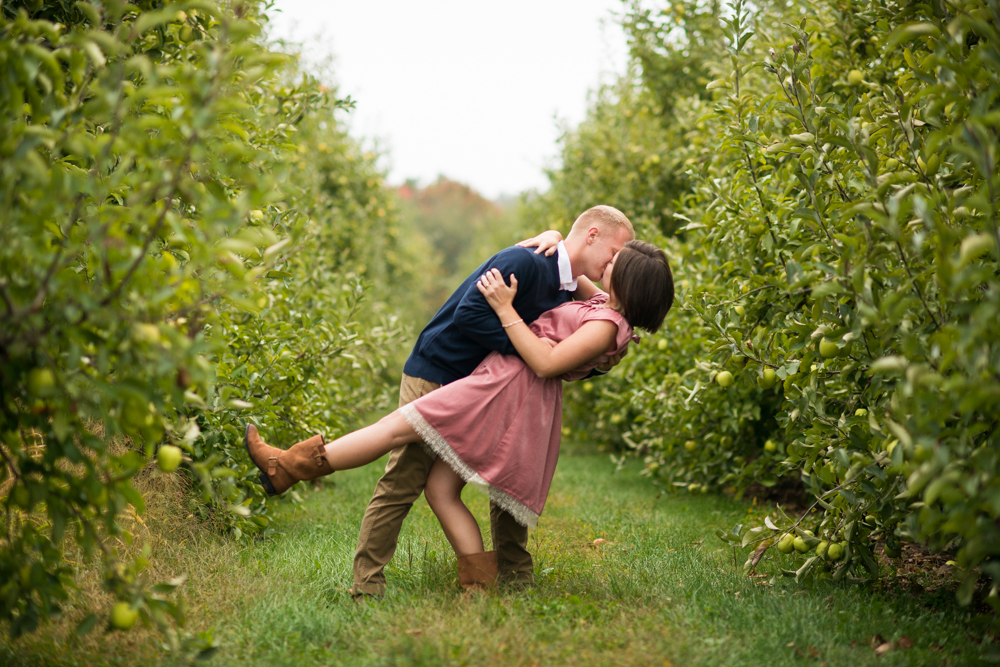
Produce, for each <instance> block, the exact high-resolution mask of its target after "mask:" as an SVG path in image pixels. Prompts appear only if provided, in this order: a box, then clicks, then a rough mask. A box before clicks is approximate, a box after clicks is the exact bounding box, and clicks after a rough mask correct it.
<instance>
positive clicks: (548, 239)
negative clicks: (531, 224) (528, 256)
mask: <svg viewBox="0 0 1000 667" xmlns="http://www.w3.org/2000/svg"><path fill="white" fill-rule="evenodd" d="M562 240H563V235H562V234H560V233H559V232H557V231H556V230H554V229H550V230H548V231H547V232H542V233H541V234H539V235H538V236H534V237H532V238H530V239H525V240H524V241H521V242H520V243H518V244H517V246H518V247H519V248H535V246H538V247H537V248H535V254H536V255H540V254H542V253H543V252H544V253H545V256H546V257H551V256H552V253H554V252H555V251H556V246H557V245H559V242H560V241H562Z"/></svg>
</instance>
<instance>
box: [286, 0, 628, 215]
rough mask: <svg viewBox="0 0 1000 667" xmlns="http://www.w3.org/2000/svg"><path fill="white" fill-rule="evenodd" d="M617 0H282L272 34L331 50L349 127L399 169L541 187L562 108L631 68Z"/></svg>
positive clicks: (573, 118) (484, 185) (575, 114)
mask: <svg viewBox="0 0 1000 667" xmlns="http://www.w3.org/2000/svg"><path fill="white" fill-rule="evenodd" d="M621 8H622V3H621V1H620V0H533V1H530V2H528V1H523V0H508V1H507V2H503V3H498V2H491V3H486V2H476V1H474V0H471V1H470V0H465V1H458V0H424V1H423V2H413V1H409V2H403V1H402V0H368V1H358V0H353V1H352V2H347V1H345V0H325V1H320V0H277V1H276V3H275V10H277V11H273V10H272V13H271V16H272V35H274V36H276V37H283V38H290V39H294V40H296V41H300V42H305V43H306V45H307V52H306V54H307V57H308V58H309V59H310V60H313V61H319V60H322V59H323V58H324V57H325V56H333V58H334V62H333V73H334V76H335V82H336V83H337V84H338V85H339V88H340V93H341V95H350V96H351V97H353V98H354V99H355V101H356V102H357V108H356V109H354V110H353V111H351V112H350V113H349V114H348V117H349V119H350V120H349V122H350V124H351V127H352V130H353V134H354V135H355V136H358V137H365V138H367V140H368V141H369V142H373V141H377V145H378V146H379V147H380V148H381V149H382V150H384V151H385V152H386V153H387V157H386V160H387V162H386V167H387V168H389V177H390V180H391V181H392V182H393V183H401V182H402V181H404V180H405V179H407V178H416V179H418V180H419V181H420V183H421V184H427V183H429V182H431V181H433V180H434V179H435V178H437V176H438V174H444V175H446V176H448V177H450V178H453V179H455V180H459V181H462V182H465V183H468V184H469V185H471V186H473V187H474V188H476V189H477V190H479V191H480V192H481V193H483V194H484V195H486V196H487V197H491V198H496V197H498V196H499V195H501V194H508V195H510V194H516V193H518V192H521V191H523V190H525V189H528V188H536V189H539V190H544V189H546V188H547V186H548V181H547V179H546V178H545V175H544V173H543V171H542V170H543V167H545V166H547V165H551V164H553V158H554V157H555V156H556V154H557V144H556V140H557V138H558V136H559V133H560V131H559V123H558V122H557V120H558V121H563V122H568V123H570V124H571V125H575V124H576V123H578V122H579V121H580V120H582V119H583V117H584V113H585V111H586V104H587V95H588V91H591V90H593V89H595V88H596V87H597V86H598V84H599V83H601V82H605V83H607V82H611V81H612V80H613V79H614V76H615V74H616V73H619V72H622V71H624V68H625V65H626V61H627V46H626V43H625V36H624V33H623V31H622V29H621V27H620V25H619V24H618V22H617V19H616V15H617V14H618V13H619V12H620V11H621Z"/></svg>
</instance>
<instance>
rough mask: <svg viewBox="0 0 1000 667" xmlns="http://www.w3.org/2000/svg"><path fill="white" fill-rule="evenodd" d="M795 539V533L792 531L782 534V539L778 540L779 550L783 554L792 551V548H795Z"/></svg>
mask: <svg viewBox="0 0 1000 667" xmlns="http://www.w3.org/2000/svg"><path fill="white" fill-rule="evenodd" d="M794 541H795V536H794V535H792V534H791V533H785V534H784V535H782V536H781V539H780V540H778V551H780V552H781V553H783V554H790V553H792V549H794V548H795V547H794V546H793V544H792V543H793V542H794Z"/></svg>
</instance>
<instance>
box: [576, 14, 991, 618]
mask: <svg viewBox="0 0 1000 667" xmlns="http://www.w3.org/2000/svg"><path fill="white" fill-rule="evenodd" d="M800 12H801V13H800ZM664 16H665V17H664V18H663V20H664V21H675V20H679V19H677V17H676V16H672V15H671V13H670V12H667V13H665V15H664ZM723 16H724V18H723V20H722V22H721V32H722V33H723V34H722V35H721V36H720V37H718V38H717V39H714V40H712V41H711V44H710V48H711V50H713V51H714V52H715V53H716V54H717V55H716V56H715V57H714V58H713V59H712V60H711V62H709V63H707V64H706V63H704V62H702V63H699V67H703V68H707V70H708V71H710V72H712V77H713V79H714V80H713V81H712V82H711V83H709V84H708V85H707V86H706V88H707V89H708V90H709V91H711V94H712V95H713V96H714V97H713V100H712V105H711V109H710V110H708V109H706V113H705V114H703V115H702V116H699V117H698V118H697V119H695V120H694V122H693V123H690V122H689V124H688V125H687V127H688V130H687V132H686V134H685V135H684V138H685V145H684V146H674V147H672V148H676V149H678V150H683V151H685V152H686V157H685V164H686V166H687V177H688V178H689V179H690V180H689V182H690V187H689V189H688V190H687V191H685V192H684V193H682V194H681V195H680V196H679V197H678V200H677V208H678V209H679V210H680V211H682V213H683V214H684V215H686V216H687V217H688V218H689V219H690V220H691V221H692V222H691V223H690V224H688V225H686V226H685V227H684V228H683V230H682V232H683V234H684V236H683V239H682V240H680V241H679V242H678V245H677V246H671V248H672V250H673V252H674V254H675V256H676V258H677V259H679V260H681V261H678V262H676V263H675V266H676V267H677V268H676V276H677V278H678V284H679V286H680V296H681V298H680V299H679V301H678V303H679V305H680V308H678V309H676V310H677V311H678V312H676V313H674V314H672V315H671V318H669V319H668V331H667V332H666V333H665V334H664V336H663V338H662V340H663V341H665V343H664V347H665V349H663V350H660V349H659V345H654V346H648V345H644V346H643V347H642V348H641V349H642V350H643V351H642V352H640V353H639V354H636V355H634V356H633V357H630V358H629V359H627V360H626V362H625V363H624V364H623V366H624V368H623V369H622V370H623V373H622V375H621V379H619V380H612V379H611V378H605V379H602V380H600V381H599V382H600V383H601V384H600V385H598V383H597V382H595V383H594V384H595V385H598V386H600V391H599V392H595V393H599V394H600V398H599V399H598V401H597V404H596V408H595V405H594V404H593V403H592V402H590V401H589V400H588V404H587V407H586V410H588V411H590V412H591V413H594V412H597V413H600V414H602V416H605V417H606V416H607V415H608V414H613V413H618V414H624V415H626V416H632V417H634V420H633V421H632V423H631V424H629V423H628V421H626V422H625V425H627V426H629V428H628V430H627V431H626V432H625V433H624V434H623V436H622V437H623V438H624V441H625V443H626V444H628V445H630V446H632V447H634V448H636V449H637V450H640V451H643V452H646V453H647V455H648V458H647V462H648V470H649V471H650V472H651V473H655V474H656V475H658V476H662V477H663V478H664V479H665V480H667V481H669V482H671V483H673V484H675V485H677V486H688V487H689V488H693V489H697V490H701V489H702V488H704V487H730V486H731V487H734V488H735V489H736V490H737V491H738V490H740V489H742V488H745V487H746V486H747V485H748V484H750V483H753V482H759V483H763V484H765V485H767V484H772V483H774V482H775V481H776V480H777V479H778V478H780V477H781V476H782V475H795V476H798V477H800V478H801V480H802V481H803V482H804V484H805V485H806V488H807V489H808V491H809V492H810V493H811V494H812V495H813V496H814V497H815V498H816V499H817V501H816V506H817V508H818V509H820V510H821V512H820V513H819V514H816V515H810V517H809V518H807V519H806V520H805V523H808V527H809V528H811V529H813V531H814V532H815V533H816V535H817V538H821V539H827V540H830V541H840V540H844V541H846V542H847V543H848V547H847V550H846V554H845V557H844V558H843V559H842V560H840V561H838V562H837V563H835V564H832V563H831V564H829V565H828V567H829V568H830V569H831V570H832V571H833V573H834V576H835V577H838V578H839V577H845V576H852V575H853V576H865V577H871V576H877V566H876V564H875V560H874V558H873V549H874V548H875V547H876V545H877V544H879V543H881V542H885V543H886V545H887V547H888V549H887V551H888V552H894V551H895V545H898V541H899V540H910V541H919V542H921V543H924V544H927V545H929V546H931V547H932V548H935V549H947V550H949V551H952V552H954V553H955V559H956V561H957V562H958V564H959V567H960V568H961V570H962V571H963V572H964V573H965V575H966V576H965V580H964V583H963V585H962V587H961V588H960V590H959V597H960V599H961V600H962V601H964V602H968V601H969V599H970V598H971V596H972V594H973V592H974V587H975V581H976V578H977V576H978V574H979V573H980V572H982V573H986V574H989V575H990V576H991V577H992V578H993V581H994V584H993V588H992V589H991V590H990V592H989V594H988V599H989V600H990V601H991V602H993V601H995V600H996V599H997V596H996V593H997V585H998V582H1000V565H998V563H1000V560H997V559H998V558H1000V533H998V530H997V525H998V524H997V519H998V518H1000V503H998V500H1000V477H998V474H1000V460H998V458H997V454H996V452H997V451H998V445H1000V442H998V441H997V437H998V436H997V426H998V424H997V415H1000V409H998V400H1000V338H998V335H1000V330H998V327H997V324H998V322H1000V282H998V280H997V267H998V264H997V260H998V258H1000V253H998V243H1000V234H998V231H997V213H998V208H997V199H996V193H997V190H998V188H1000V180H998V174H997V172H998V170H997V168H996V159H997V155H998V151H1000V145H998V142H997V127H998V125H997V124H998V122H1000V121H998V116H997V113H996V100H997V96H998V95H1000V37H998V26H1000V8H998V6H997V5H996V3H995V2H992V0H991V1H989V2H985V1H974V2H967V3H963V4H961V6H958V5H950V4H946V3H932V4H910V5H907V6H906V7H905V9H900V8H899V7H897V6H896V5H895V4H891V3H883V2H879V1H876V0H872V1H868V2H862V3H854V4H852V5H851V6H850V8H844V7H841V6H840V5H837V4H834V3H825V2H810V3H800V4H799V5H796V6H795V7H793V8H787V7H785V6H784V5H770V4H761V5H759V7H757V8H756V9H755V13H753V14H751V13H750V12H749V11H748V9H747V7H745V6H744V5H743V4H742V3H739V2H737V3H736V4H734V5H733V6H732V7H731V8H730V10H729V11H727V12H726V13H724V14H723ZM803 16H805V17H807V18H802V17H803ZM656 34H659V35H661V36H662V37H661V38H662V39H664V40H666V39H668V37H667V35H669V31H667V30H661V31H659V32H658V33H656ZM642 37H643V39H645V40H647V42H648V39H649V33H648V32H647V33H646V34H645V35H644V36H642ZM636 41H637V43H639V44H640V46H641V45H642V43H643V42H641V40H636ZM657 52H661V53H668V54H670V55H669V57H671V58H672V57H675V56H674V55H672V52H671V51H670V49H669V48H668V47H667V46H665V45H664V46H663V47H662V48H660V49H656V48H654V49H653V50H652V51H648V50H647V51H646V52H644V53H645V57H646V58H650V57H652V56H650V55H649V53H654V54H655V53H657ZM664 57H668V56H664ZM660 71H661V69H657V68H655V67H646V66H644V78H643V81H642V85H643V87H644V88H646V89H647V90H651V91H657V90H662V89H663V88H662V86H660V84H659V83H658V81H656V80H655V77H656V76H658V74H657V72H660ZM679 94H681V95H683V94H684V91H683V89H680V90H679ZM638 96H639V94H637V97H638ZM702 104H703V101H702V100H701V99H700V97H697V96H695V95H691V96H688V97H685V98H680V99H676V100H675V102H674V104H673V108H674V109H683V108H685V106H686V107H687V108H689V109H697V108H699V107H700V106H701V105H702ZM668 121H669V119H668ZM628 188H629V186H628V183H627V179H626V177H625V176H624V175H622V177H621V179H620V182H619V185H618V190H614V189H610V190H608V191H607V192H608V193H609V194H608V195H605V196H607V197H608V200H607V202H608V203H612V204H615V203H617V201H616V200H615V199H614V194H615V193H616V192H621V193H627V192H628V191H629V190H628ZM622 197H623V199H624V200H625V201H629V200H628V197H627V194H623V195H622ZM640 203H641V202H640ZM625 210H626V213H629V214H634V212H633V210H630V209H627V208H626V209H625ZM642 231H645V232H647V233H648V232H654V234H653V236H654V237H655V230H651V229H650V228H649V227H645V228H644V229H643V230H642ZM654 342H656V343H659V341H658V340H657V341H654ZM692 359H693V360H694V361H693V363H692V361H691V360H692ZM723 369H726V370H728V371H730V372H732V373H733V374H734V375H735V376H736V383H735V385H734V386H732V387H730V388H728V389H724V388H722V387H720V386H718V384H716V383H715V382H713V380H714V378H715V374H716V373H718V372H720V371H722V370H723ZM766 369H770V370H771V371H774V372H775V378H776V381H775V383H774V385H773V386H771V387H770V388H768V389H763V388H762V385H765V386H766V385H767V384H769V383H768V382H767V381H766V380H765V379H764V378H763V375H764V371H765V370H766ZM608 380H611V381H610V382H608ZM605 383H606V384H605ZM575 395H576V396H577V397H578V398H579V397H580V393H579V392H577V393H576V394H575ZM629 411H631V413H629ZM575 414H580V415H583V414H584V409H581V408H576V413H575ZM583 427H584V428H586V426H585V425H583ZM768 439H773V441H774V442H775V444H776V445H777V446H776V447H775V451H774V452H768V451H766V450H765V449H764V447H763V445H764V444H765V442H766V441H767V440H768ZM689 440H691V441H693V446H692V447H690V451H689V448H688V447H685V446H684V444H685V443H686V442H687V441H689ZM866 517H867V518H866ZM792 523H794V522H790V523H789V524H788V525H780V526H775V528H776V529H781V530H788V529H790V528H791V526H792ZM805 523H803V524H802V526H800V528H801V527H803V526H805ZM773 534H775V531H774V529H772V528H770V527H764V526H760V527H758V528H756V529H755V530H754V532H753V533H752V536H751V537H750V539H744V535H741V536H740V539H739V541H740V543H741V544H743V545H744V546H750V545H758V544H769V540H770V539H771V537H772V535H773ZM765 540H767V541H766V542H765ZM760 555H763V551H761V552H760V554H758V557H759V556H760ZM798 558H799V560H798V561H797V563H796V566H795V567H794V568H792V571H793V572H798V576H799V578H801V577H803V576H806V575H807V574H808V573H809V571H810V570H811V569H812V568H815V567H817V566H819V565H821V564H823V563H825V562H826V561H823V560H822V559H819V558H809V559H807V558H805V557H803V556H799V557H798ZM751 561H753V556H751V560H750V561H748V566H749V565H750V564H752V563H751Z"/></svg>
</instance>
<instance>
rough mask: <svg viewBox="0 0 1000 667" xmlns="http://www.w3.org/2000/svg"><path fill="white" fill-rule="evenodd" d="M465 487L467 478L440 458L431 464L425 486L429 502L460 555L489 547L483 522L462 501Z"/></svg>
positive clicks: (446, 535)
mask: <svg viewBox="0 0 1000 667" xmlns="http://www.w3.org/2000/svg"><path fill="white" fill-rule="evenodd" d="M464 487H465V481H463V480H462V478H461V477H459V476H458V474H457V473H456V472H455V471H454V470H452V469H451V466H449V465H448V464H447V463H445V462H444V461H442V460H441V459H440V458H438V460H437V461H435V462H434V465H433V466H431V472H430V474H429V475H428V476H427V486H425V487H424V495H425V496H426V497H427V504H429V505H430V506H431V509H432V510H434V514H435V515H436V516H437V518H438V521H440V522H441V528H443V529H444V534H445V537H447V538H448V542H450V543H451V548H452V549H454V550H455V554H456V555H458V556H467V555H469V554H478V553H482V552H483V551H484V550H485V548H484V547H483V534H482V533H481V532H479V524H478V523H476V518H475V517H474V516H472V512H470V511H469V508H468V507H466V506H465V503H463V502H462V489H463V488H464Z"/></svg>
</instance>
